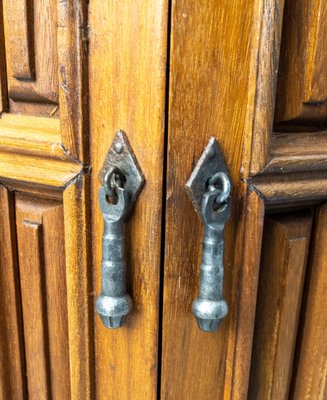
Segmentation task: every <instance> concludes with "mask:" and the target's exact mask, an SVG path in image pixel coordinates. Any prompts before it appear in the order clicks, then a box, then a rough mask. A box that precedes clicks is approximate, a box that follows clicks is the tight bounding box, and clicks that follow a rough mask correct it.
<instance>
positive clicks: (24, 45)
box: [10, 0, 35, 80]
mask: <svg viewBox="0 0 327 400" xmlns="http://www.w3.org/2000/svg"><path fill="white" fill-rule="evenodd" d="M11 14H12V15H13V16H14V18H15V23H11V24H10V49H11V63H12V66H11V70H12V76H13V77H14V78H16V79H18V80H20V79H21V80H25V79H27V80H33V79H34V61H35V60H34V35H33V33H32V32H31V28H32V27H33V25H34V24H33V22H34V18H33V17H34V16H33V15H32V14H33V4H31V2H30V1H28V0H18V1H16V2H13V3H11ZM12 22H13V21H12Z"/></svg>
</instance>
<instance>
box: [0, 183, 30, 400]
mask: <svg viewBox="0 0 327 400" xmlns="http://www.w3.org/2000/svg"><path fill="white" fill-rule="evenodd" d="M16 251H17V247H16V240H15V213H14V201H13V198H12V195H11V194H10V193H9V192H8V190H7V189H6V188H5V187H3V186H2V185H0V293H1V294H0V309H1V313H0V398H1V399H11V398H12V399H15V400H16V399H17V400H26V399H27V397H26V396H27V387H26V378H25V374H26V371H25V361H24V343H23V340H24V339H23V334H22V315H21V301H20V290H19V271H18V262H17V254H16Z"/></svg>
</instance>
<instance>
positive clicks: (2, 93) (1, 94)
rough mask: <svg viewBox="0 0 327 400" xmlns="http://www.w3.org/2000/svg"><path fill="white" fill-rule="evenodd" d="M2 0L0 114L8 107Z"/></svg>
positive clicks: (1, 6)
mask: <svg viewBox="0 0 327 400" xmlns="http://www.w3.org/2000/svg"><path fill="white" fill-rule="evenodd" d="M3 22H4V20H3V0H0V114H1V113H2V112H3V111H7V109H8V93H7V71H6V53H5V33H4V24H3Z"/></svg>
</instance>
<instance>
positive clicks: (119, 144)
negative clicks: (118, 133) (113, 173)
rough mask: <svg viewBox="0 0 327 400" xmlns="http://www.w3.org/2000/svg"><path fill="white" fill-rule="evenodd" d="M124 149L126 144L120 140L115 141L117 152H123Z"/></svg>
mask: <svg viewBox="0 0 327 400" xmlns="http://www.w3.org/2000/svg"><path fill="white" fill-rule="evenodd" d="M123 149H124V146H123V145H122V144H121V143H120V142H117V143H115V145H114V150H115V152H116V153H117V154H121V153H122V152H123Z"/></svg>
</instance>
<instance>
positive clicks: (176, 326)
mask: <svg viewBox="0 0 327 400" xmlns="http://www.w3.org/2000/svg"><path fill="white" fill-rule="evenodd" d="M283 21H284V22H283ZM326 34H327V23H326V2H324V1H318V2H311V1H294V0H286V1H285V4H284V1H277V0H273V1H270V0H268V1H262V0H258V1H250V2H249V1H242V0H238V1H235V2H230V1H207V2H205V4H204V2H192V1H188V0H182V1H172V3H171V25H170V32H169V37H170V52H169V94H168V97H169V104H168V109H167V115H168V117H167V135H168V139H167V142H168V145H167V153H168V157H167V176H166V182H167V197H166V220H165V252H164V256H165V259H164V278H163V283H162V286H163V302H162V303H163V331H162V358H161V375H160V377H161V380H160V391H161V398H162V399H205V400H209V399H231V400H232V399H233V400H235V399H246V398H248V399H251V400H252V399H260V400H262V399H270V400H276V399H285V400H286V399H289V398H292V399H303V398H308V399H309V398H310V399H321V400H322V399H325V398H326V396H327V392H326V390H327V389H326V386H327V385H326V376H327V375H326V359H327V357H326V356H327V349H326V345H325V342H326V334H325V333H324V325H325V323H326V315H327V314H326V311H325V308H326V307H325V306H323V304H324V303H325V301H324V294H323V293H324V291H325V290H326V261H325V257H324V253H325V250H323V249H324V238H323V236H324V234H325V233H324V226H325V219H324V218H325V209H326V205H324V202H325V201H326V197H327V194H326V183H327V181H326V166H327V164H326V161H327V157H326V156H327V153H326V149H327V146H326V145H327V142H326V117H327V113H326V94H327V69H326V65H327V63H326V57H327V47H326V39H327V36H326ZM211 136H215V137H216V138H217V140H218V142H219V144H220V147H221V149H222V152H223V155H224V157H225V160H226V163H227V166H228V168H229V171H230V174H231V177H232V180H233V187H234V191H233V212H232V216H231V218H230V220H229V222H228V224H227V226H226V231H225V255H224V264H225V279H224V280H225V282H224V293H225V297H226V299H227V302H228V304H229V314H228V316H227V317H226V318H225V320H224V322H223V323H222V325H221V327H220V328H219V331H218V332H216V333H214V334H210V333H204V332H201V331H200V330H199V328H198V326H197V324H196V322H195V319H194V317H193V316H192V314H191V311H190V310H191V305H192V301H193V299H194V298H195V297H196V293H197V288H198V276H199V264H200V259H201V239H202V231H203V230H202V229H203V228H202V226H201V222H200V220H199V218H198V216H197V215H196V214H195V213H194V210H193V207H192V204H191V202H190V200H189V198H188V196H187V193H186V191H185V183H186V181H187V179H188V178H189V176H190V174H191V172H192V170H193V169H194V166H195V164H196V162H197V160H198V159H199V157H200V155H201V153H202V152H203V150H204V147H205V145H206V144H207V142H208V140H209V138H210V137H211ZM323 271H324V272H323Z"/></svg>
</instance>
